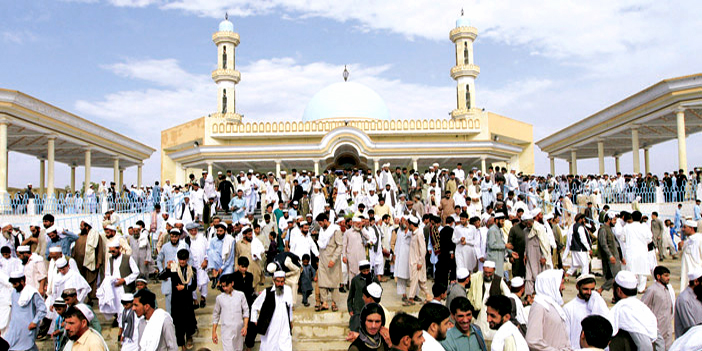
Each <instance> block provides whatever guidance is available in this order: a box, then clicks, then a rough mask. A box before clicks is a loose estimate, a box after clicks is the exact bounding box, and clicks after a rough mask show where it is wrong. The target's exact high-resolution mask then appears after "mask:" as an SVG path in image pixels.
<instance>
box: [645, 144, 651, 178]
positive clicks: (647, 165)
mask: <svg viewBox="0 0 702 351" xmlns="http://www.w3.org/2000/svg"><path fill="white" fill-rule="evenodd" d="M648 150H651V147H650V146H647V147H644V171H645V172H646V174H648V172H650V171H651V163H650V159H649V157H648V156H649V155H648V154H649V152H648Z"/></svg>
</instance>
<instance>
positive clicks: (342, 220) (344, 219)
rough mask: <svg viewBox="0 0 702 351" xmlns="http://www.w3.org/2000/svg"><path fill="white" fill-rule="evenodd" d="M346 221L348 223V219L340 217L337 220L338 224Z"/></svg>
mask: <svg viewBox="0 0 702 351" xmlns="http://www.w3.org/2000/svg"><path fill="white" fill-rule="evenodd" d="M344 221H346V218H344V217H339V218H337V219H336V223H341V222H344Z"/></svg>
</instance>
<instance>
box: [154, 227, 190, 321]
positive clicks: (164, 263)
mask: <svg viewBox="0 0 702 351" xmlns="http://www.w3.org/2000/svg"><path fill="white" fill-rule="evenodd" d="M169 235H170V241H169V242H168V243H166V244H163V246H162V247H161V251H159V253H158V257H157V258H156V266H157V267H158V271H159V273H161V272H163V271H164V270H165V269H166V268H167V267H168V262H170V261H173V262H175V263H178V257H177V254H178V250H181V249H186V250H188V252H190V247H189V246H188V244H186V243H185V241H184V240H180V230H178V229H176V228H173V229H171V231H170V232H169ZM190 260H191V262H189V264H191V263H192V257H191V258H190ZM161 293H163V295H164V296H165V297H166V312H168V313H169V314H170V313H171V294H172V293H173V291H172V288H171V278H168V279H166V280H164V281H163V282H161Z"/></svg>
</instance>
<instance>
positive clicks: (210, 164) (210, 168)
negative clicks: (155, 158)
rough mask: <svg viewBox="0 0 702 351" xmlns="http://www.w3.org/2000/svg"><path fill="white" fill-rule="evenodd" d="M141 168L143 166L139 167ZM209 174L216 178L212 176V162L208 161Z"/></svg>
mask: <svg viewBox="0 0 702 351" xmlns="http://www.w3.org/2000/svg"><path fill="white" fill-rule="evenodd" d="M139 167H141V166H139ZM207 174H208V175H211V176H212V177H214V174H212V161H207Z"/></svg>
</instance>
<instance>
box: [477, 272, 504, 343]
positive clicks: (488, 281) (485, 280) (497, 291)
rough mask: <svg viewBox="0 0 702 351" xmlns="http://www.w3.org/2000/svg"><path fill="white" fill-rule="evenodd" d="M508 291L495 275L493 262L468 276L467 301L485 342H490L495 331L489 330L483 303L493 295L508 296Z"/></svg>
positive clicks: (501, 280) (502, 281)
mask: <svg viewBox="0 0 702 351" xmlns="http://www.w3.org/2000/svg"><path fill="white" fill-rule="evenodd" d="M509 293H510V290H509V287H508V286H507V283H505V281H504V280H503V279H502V277H500V276H498V275H496V274H495V262H494V261H485V263H484V264H483V271H482V272H476V273H473V274H472V275H471V276H470V288H469V289H468V300H470V302H471V304H472V305H473V307H474V309H475V313H473V320H474V321H475V322H474V323H475V324H476V325H478V326H479V327H480V329H481V330H482V331H483V336H484V338H485V340H492V337H493V336H494V335H495V331H494V330H491V329H490V327H489V325H488V321H487V313H486V312H485V308H484V306H485V302H487V299H488V298H489V297H490V296H493V295H505V296H507V295H509Z"/></svg>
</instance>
